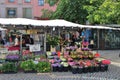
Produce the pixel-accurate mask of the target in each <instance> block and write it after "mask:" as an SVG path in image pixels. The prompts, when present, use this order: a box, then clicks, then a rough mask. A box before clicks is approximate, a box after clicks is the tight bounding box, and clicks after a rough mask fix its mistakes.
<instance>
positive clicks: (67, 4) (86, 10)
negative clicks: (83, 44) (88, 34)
mask: <svg viewBox="0 0 120 80" xmlns="http://www.w3.org/2000/svg"><path fill="white" fill-rule="evenodd" d="M51 18H52V19H54V18H59V19H65V20H68V21H72V22H75V23H76V22H77V23H80V24H85V23H86V21H87V20H88V21H89V22H90V23H91V24H115V23H117V24H119V23H120V0H74V1H73V0H60V1H59V4H58V7H57V10H56V11H55V13H54V14H53V15H52V17H51Z"/></svg>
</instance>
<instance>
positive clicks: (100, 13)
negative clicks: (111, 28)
mask: <svg viewBox="0 0 120 80" xmlns="http://www.w3.org/2000/svg"><path fill="white" fill-rule="evenodd" d="M87 11H88V12H90V11H89V9H88V10H87ZM87 18H88V20H89V21H90V23H93V24H96V23H97V24H120V0H103V3H102V4H101V5H100V6H99V7H98V8H97V9H96V10H95V11H94V12H93V13H92V14H89V15H88V16H87Z"/></svg>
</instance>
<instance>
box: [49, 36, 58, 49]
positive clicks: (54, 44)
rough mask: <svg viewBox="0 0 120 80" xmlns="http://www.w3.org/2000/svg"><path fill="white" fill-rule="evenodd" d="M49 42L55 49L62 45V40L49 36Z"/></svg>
mask: <svg viewBox="0 0 120 80" xmlns="http://www.w3.org/2000/svg"><path fill="white" fill-rule="evenodd" d="M47 42H48V44H49V45H52V47H55V46H57V45H58V44H59V43H60V39H59V37H58V36H54V37H52V36H50V35H48V36H47Z"/></svg>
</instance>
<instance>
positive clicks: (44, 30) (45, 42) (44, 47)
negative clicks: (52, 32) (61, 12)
mask: <svg viewBox="0 0 120 80" xmlns="http://www.w3.org/2000/svg"><path fill="white" fill-rule="evenodd" d="M46 34H47V33H46V30H44V52H46Z"/></svg>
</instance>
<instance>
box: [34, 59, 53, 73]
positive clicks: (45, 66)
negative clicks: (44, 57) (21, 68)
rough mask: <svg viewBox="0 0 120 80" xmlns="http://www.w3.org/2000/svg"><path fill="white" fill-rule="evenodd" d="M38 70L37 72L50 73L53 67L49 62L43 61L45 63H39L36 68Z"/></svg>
mask: <svg viewBox="0 0 120 80" xmlns="http://www.w3.org/2000/svg"><path fill="white" fill-rule="evenodd" d="M36 70H37V72H41V73H43V72H50V70H51V65H50V63H49V62H46V61H43V62H39V63H38V64H37V66H36Z"/></svg>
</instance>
